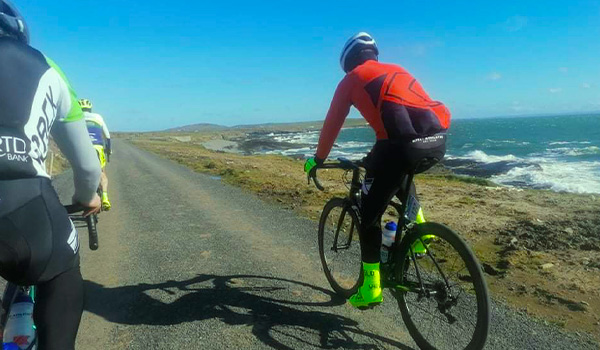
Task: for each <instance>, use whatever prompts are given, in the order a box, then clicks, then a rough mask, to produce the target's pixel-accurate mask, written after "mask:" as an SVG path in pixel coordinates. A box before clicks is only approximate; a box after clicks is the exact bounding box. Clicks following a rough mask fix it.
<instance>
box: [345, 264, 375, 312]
mask: <svg viewBox="0 0 600 350" xmlns="http://www.w3.org/2000/svg"><path fill="white" fill-rule="evenodd" d="M362 264H363V271H364V282H363V285H362V286H361V287H360V288H359V289H358V292H356V294H354V295H352V296H351V297H350V299H348V301H349V302H350V304H351V305H352V306H354V307H356V308H359V309H366V308H370V307H373V306H376V305H379V304H381V303H382V302H383V293H382V289H381V273H380V272H379V263H365V262H363V263H362Z"/></svg>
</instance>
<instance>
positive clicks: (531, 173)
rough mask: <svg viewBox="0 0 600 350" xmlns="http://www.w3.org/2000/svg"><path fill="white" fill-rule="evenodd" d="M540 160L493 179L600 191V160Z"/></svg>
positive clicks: (566, 188)
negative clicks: (536, 163)
mask: <svg viewBox="0 0 600 350" xmlns="http://www.w3.org/2000/svg"><path fill="white" fill-rule="evenodd" d="M538 161H539V163H538V165H531V166H525V167H517V168H513V169H511V170H510V171H508V172H507V173H505V174H501V175H496V176H493V177H492V178H491V180H492V181H494V182H497V183H500V184H515V183H525V184H528V185H530V186H534V187H539V188H548V189H551V190H553V191H558V192H574V193H598V194H600V162H556V161H552V160H548V159H546V160H543V159H539V160H538Z"/></svg>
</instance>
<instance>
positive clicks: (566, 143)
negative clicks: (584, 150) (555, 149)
mask: <svg viewBox="0 0 600 350" xmlns="http://www.w3.org/2000/svg"><path fill="white" fill-rule="evenodd" d="M590 143H591V142H590V141H554V142H550V143H548V144H549V145H550V146H555V145H573V144H581V145H589V144H590Z"/></svg>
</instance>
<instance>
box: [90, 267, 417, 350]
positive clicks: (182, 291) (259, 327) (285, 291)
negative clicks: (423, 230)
mask: <svg viewBox="0 0 600 350" xmlns="http://www.w3.org/2000/svg"><path fill="white" fill-rule="evenodd" d="M85 290H86V299H87V301H86V306H85V309H86V310H87V311H89V312H91V313H94V314H96V315H98V316H100V317H103V318H104V319H106V320H108V321H110V322H113V323H118V324H127V325H140V324H144V325H176V324H180V323H184V322H192V321H198V320H207V319H219V320H221V321H222V322H223V323H225V324H227V325H248V326H251V327H252V333H253V334H254V336H255V337H256V338H257V339H259V340H260V341H261V342H262V343H264V344H266V345H268V346H270V347H272V348H275V349H297V348H300V347H320V348H325V349H336V348H343V349H377V348H380V347H382V346H385V347H389V346H394V347H397V348H400V349H407V350H408V349H410V348H409V347H408V346H406V345H404V344H402V343H399V342H398V341H396V340H393V339H389V338H386V337H382V336H379V335H377V334H373V333H370V332H366V331H363V330H361V329H360V327H359V324H358V323H357V322H356V321H354V320H352V319H350V318H347V317H343V316H339V315H335V314H330V313H326V312H321V311H314V310H315V309H314V308H315V307H327V306H336V305H341V304H343V303H345V300H343V299H341V298H339V297H338V296H336V295H335V294H333V293H332V292H330V291H328V290H325V289H322V288H319V287H316V286H312V285H309V284H306V283H302V282H297V281H292V280H287V279H281V278H274V277H260V276H252V275H233V276H215V275H199V276H197V277H195V278H192V279H189V280H186V281H167V282H164V283H158V284H138V285H133V286H121V287H114V288H106V287H103V286H102V285H100V284H97V283H95V282H92V281H85Z"/></svg>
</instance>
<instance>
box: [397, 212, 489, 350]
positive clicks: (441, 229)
mask: <svg viewBox="0 0 600 350" xmlns="http://www.w3.org/2000/svg"><path fill="white" fill-rule="evenodd" d="M425 234H432V235H435V236H436V237H437V240H438V241H439V242H440V243H436V242H435V241H434V242H433V243H432V244H433V245H432V246H431V247H434V246H435V245H436V244H440V245H442V242H441V240H444V241H445V242H447V243H448V244H449V245H450V247H451V248H452V249H454V251H455V252H456V253H458V256H460V259H462V262H463V263H464V264H465V267H466V269H467V270H468V272H469V274H470V278H468V277H467V278H465V277H464V276H463V277H462V278H461V276H459V273H460V271H458V272H457V277H458V279H460V280H463V279H464V280H466V281H468V283H469V284H468V285H469V286H470V285H471V283H472V286H473V291H474V293H475V297H473V295H472V292H466V293H464V297H463V298H462V301H464V300H468V299H470V300H471V301H475V302H476V304H477V312H476V314H477V316H476V325H475V327H474V330H473V334H472V336H471V339H470V341H469V342H468V344H467V345H466V346H465V347H464V349H465V350H480V349H483V347H484V346H485V343H486V341H487V337H488V334H489V329H490V321H491V317H490V301H489V294H488V289H487V286H486V283H485V279H484V276H483V272H482V269H481V266H480V264H479V262H478V261H477V258H476V257H475V255H474V254H473V252H472V251H471V249H470V248H469V246H468V245H467V244H466V243H465V241H464V240H463V239H462V238H461V237H460V236H459V235H458V234H457V233H456V232H454V231H453V230H451V229H450V228H448V227H446V226H445V225H442V224H437V223H433V222H427V223H422V224H418V225H415V226H414V227H413V228H412V229H411V230H410V231H409V233H408V234H407V236H406V237H405V238H404V239H403V240H402V241H401V244H400V246H399V247H398V251H397V253H398V254H397V255H396V270H395V272H394V274H395V277H396V280H397V281H398V283H400V285H406V283H407V282H408V281H407V279H408V278H406V277H407V276H408V273H407V272H408V269H409V268H410V264H411V263H412V264H413V265H414V264H415V263H416V261H419V259H417V258H414V259H413V257H414V255H413V254H412V252H411V247H412V246H413V244H414V243H415V242H417V240H419V239H420V237H422V236H423V235H425ZM421 242H422V241H421ZM441 249H442V248H441V247H440V250H441ZM428 250H429V252H428V253H427V254H426V255H425V256H423V257H421V258H420V259H427V258H428V257H429V258H430V259H431V260H432V261H433V264H435V265H433V266H436V268H437V269H438V271H439V270H441V267H440V265H439V264H444V258H443V257H440V259H439V263H437V262H435V260H436V259H435V258H434V257H433V253H432V252H431V250H432V249H429V247H428ZM451 269H452V267H451ZM463 270H464V269H463ZM417 273H418V272H417ZM405 278H406V279H405ZM419 279H420V277H419ZM439 283H441V282H439ZM442 287H443V288H444V289H446V286H442ZM395 293H397V294H395V296H396V299H397V301H398V304H399V307H400V311H401V313H402V319H403V320H404V323H405V324H406V327H407V329H408V332H409V334H410V335H411V337H412V338H413V339H414V341H415V342H416V343H417V345H418V346H419V347H420V348H421V349H424V350H440V349H442V348H441V347H439V346H434V345H432V344H431V342H430V340H431V339H426V337H425V336H424V335H423V334H422V331H420V330H419V327H418V326H417V324H416V323H415V322H414V320H413V316H412V315H411V310H410V308H409V306H408V304H407V296H409V295H411V294H412V295H415V294H417V293H415V292H395ZM446 293H447V289H446ZM442 294H443V293H442ZM459 294H463V293H460V292H459ZM434 298H435V297H434ZM462 301H461V303H462ZM434 302H436V303H438V307H439V305H440V304H439V303H440V302H439V301H434ZM419 303H421V305H422V304H423V303H422V302H419ZM456 304H458V302H457V303H456ZM414 309H415V310H417V309H419V308H416V307H415V308H414ZM416 312H418V311H416ZM416 312H415V313H416ZM444 316H445V317H447V318H448V324H451V323H452V322H451V319H450V317H448V314H444ZM441 319H442V321H443V320H444V319H443V318H441ZM457 320H458V319H455V321H454V322H456V321H457ZM464 323H465V324H466V322H464ZM471 324H472V322H471ZM441 333H443V334H444V336H447V337H448V338H449V339H447V342H446V343H447V344H448V345H449V347H448V348H451V349H456V346H457V345H458V346H459V347H460V346H462V345H460V344H458V343H459V341H458V340H457V339H455V338H454V337H453V335H452V332H444V331H443V330H442V329H440V328H438V329H437V333H436V332H434V333H433V335H434V336H435V335H439V334H441ZM450 338H452V339H450Z"/></svg>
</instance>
